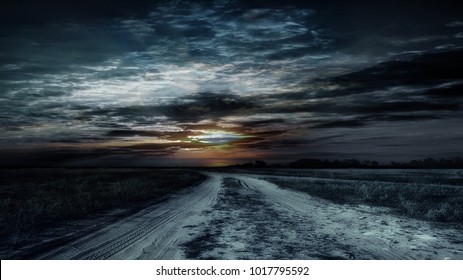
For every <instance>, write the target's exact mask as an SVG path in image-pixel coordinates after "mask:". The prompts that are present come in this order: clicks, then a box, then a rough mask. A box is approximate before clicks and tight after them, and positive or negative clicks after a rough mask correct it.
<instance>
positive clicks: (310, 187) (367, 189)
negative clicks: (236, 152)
mask: <svg viewBox="0 0 463 280" xmlns="http://www.w3.org/2000/svg"><path fill="white" fill-rule="evenodd" d="M345 172H346V171H345ZM398 172H400V171H398ZM346 176H353V175H346ZM346 176H340V177H341V178H345V177H346ZM389 177H390V178H388V179H384V178H385V177H384V176H383V178H382V179H383V180H384V181H386V182H384V181H373V180H368V181H363V180H345V179H339V180H336V179H334V178H333V177H331V179H328V180H327V179H326V178H313V177H312V178H302V177H301V178H294V177H292V178H290V177H288V178H284V177H265V180H267V181H270V182H272V183H274V184H276V185H278V186H280V187H284V188H290V189H294V190H298V191H302V192H305V193H308V194H309V195H313V196H317V197H320V198H323V199H326V200H330V201H332V202H336V203H351V204H367V205H373V206H385V207H389V208H393V209H396V210H398V211H399V212H400V213H401V214H404V215H407V216H410V217H413V218H418V219H424V220H428V221H438V222H451V223H458V224H460V225H463V186H454V185H438V184H425V183H422V182H421V180H420V179H418V180H417V181H420V183H413V182H412V180H411V179H408V180H407V181H409V182H407V183H404V182H387V181H393V177H394V174H393V173H391V174H389ZM399 177H400V176H399ZM399 181H400V180H399Z"/></svg>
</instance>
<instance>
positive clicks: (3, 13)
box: [0, 0, 463, 162]
mask: <svg viewBox="0 0 463 280" xmlns="http://www.w3.org/2000/svg"><path fill="white" fill-rule="evenodd" d="M460 14H461V4H460V3H459V2H458V1H445V3H444V2H442V1H426V2H423V1H415V0H413V1H406V2H404V1H398V0H397V1H396V0H392V1H375V2H372V1H363V0H354V1H318V0H317V1H293V0H285V1H279V0H278V1H261V0H253V1H240V0H235V1H233V0H232V1H222V0H217V1H216V0H210V1H193V2H192V1H171V0H163V1H148V0H146V1H145V0H134V1H109V0H101V1H98V0H97V1H87V0H83V1H74V0H71V1H54V0H45V1H29V0H17V1H8V0H7V1H3V2H2V3H1V4H0V25H1V28H0V143H1V144H2V145H3V146H2V147H11V148H15V147H16V148H18V147H21V149H23V151H24V153H25V156H24V160H31V161H33V160H34V156H33V154H34V152H30V151H29V150H28V149H26V148H25V147H29V146H30V147H37V149H38V152H37V155H38V158H37V159H36V160H37V161H36V162H38V160H39V159H40V160H45V158H46V157H47V154H48V155H49V158H50V161H48V162H52V160H56V162H72V161H73V159H76V160H79V158H81V159H82V160H89V161H91V160H92V158H93V159H98V160H99V159H104V160H106V158H109V159H111V158H112V157H113V156H114V157H121V158H130V157H134V158H142V157H143V155H150V156H153V157H155V158H157V157H159V158H163V157H164V158H166V157H169V156H172V155H179V154H182V153H188V150H189V149H191V150H194V151H195V153H196V152H197V153H198V154H201V152H202V151H203V150H207V148H208V147H209V148H210V147H213V146H214V147H215V146H216V145H217V143H219V142H220V143H222V142H226V143H229V146H228V147H227V149H237V151H241V152H242V153H243V154H244V153H245V152H243V151H249V152H246V154H252V152H255V151H259V152H260V153H262V154H263V155H267V156H268V157H269V158H270V157H272V158H275V157H281V158H284V157H285V155H287V156H289V157H299V156H301V154H304V153H305V154H307V155H314V156H317V155H318V156H329V154H330V153H331V154H340V155H342V154H343V153H345V152H343V151H345V150H349V151H352V153H351V154H353V155H354V154H355V152H356V153H357V154H358V155H359V156H360V155H362V156H365V155H368V154H370V155H374V156H380V155H381V154H383V156H387V155H389V154H390V151H391V150H388V149H386V148H384V147H390V148H391V149H392V147H399V146H397V144H398V143H399V142H397V141H399V140H400V141H402V137H401V136H400V135H402V134H404V133H407V134H410V135H415V136H414V137H412V138H410V139H408V138H407V140H404V141H408V142H407V143H404V145H409V146H408V147H415V146H416V149H415V150H414V151H413V152H410V154H414V155H416V154H419V153H422V154H425V153H426V152H428V151H431V150H433V149H436V151H437V152H436V153H439V152H438V151H443V150H442V149H443V148H442V149H438V148H436V147H435V145H433V144H432V143H431V142H430V141H427V142H426V141H423V142H420V141H421V140H420V139H421V138H432V137H440V138H439V139H440V140H441V143H442V145H443V146H445V145H446V144H447V146H449V148H446V149H447V150H446V151H445V152H446V153H451V152H452V151H454V152H458V149H457V148H458V147H459V146H458V144H457V141H456V140H453V138H452V137H455V135H454V134H455V133H456V134H458V133H460V131H461V128H460V126H461V121H460V120H461V118H462V117H463V115H462V113H461V109H462V102H463V100H462V98H461V97H462V92H463V91H462V90H463V86H462V85H463V84H462V81H463V74H462V73H463V66H462V65H463V48H462V47H463V45H462V44H463V41H462V40H461V38H460V37H461V36H460V33H462V32H463V29H461V24H460V22H461V21H462V18H461V15H460ZM459 125H460V126H459ZM207 131H224V132H230V133H235V134H237V135H245V136H246V137H244V138H240V137H238V136H236V137H235V136H233V135H231V136H227V135H226V134H224V135H223V136H220V135H219V136H217V137H214V136H210V137H209V138H208V139H209V140H210V142H211V143H209V144H205V143H202V144H201V143H200V142H201V141H197V142H196V143H195V141H193V140H192V139H191V136H195V135H196V136H198V135H201V133H206V132H207ZM333 135H335V136H334V138H335V139H333V138H331V137H333ZM189 137H190V138H189ZM389 137H393V138H392V139H391V138H389ZM149 138H152V139H149ZM368 138H376V139H379V140H374V141H373V140H371V141H370V140H368V141H366V140H365V141H357V140H359V139H368ZM381 139H382V140H381ZM149 140H152V143H146V141H149ZM156 141H157V142H159V143H157V142H156ZM365 142H366V143H373V142H374V145H373V144H372V145H370V146H368V145H366V146H361V144H358V143H365ZM214 143H215V144H214ZM413 144H416V145H413ZM106 146H108V148H101V149H99V148H96V147H106ZM45 147H48V148H49V150H47V151H46V152H43V153H42V152H41V150H40V149H44V148H45ZM53 147H55V148H53ZM62 147H68V149H63V148H62ZM378 147H383V148H384V152H382V150H381V149H382V148H380V149H378ZM403 147H407V146H403ZM18 149H19V148H18ZM368 149H370V150H368ZM6 150H7V148H5V151H2V152H1V153H5V154H7V152H6ZM460 150H461V147H460ZM49 151H50V152H49ZM218 151H219V149H216V150H214V149H211V150H207V152H217V153H218ZM354 151H355V152H354ZM449 151H450V152H449ZM400 152H401V153H406V149H405V148H404V149H402V150H400ZM436 153H434V152H433V153H431V152H429V154H436ZM191 155H194V153H192V154H191ZM277 155H278V156H277ZM215 156H216V157H220V156H217V155H215ZM353 157H355V156H353ZM4 158H5V157H4Z"/></svg>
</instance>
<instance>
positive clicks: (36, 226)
mask: <svg viewBox="0 0 463 280" xmlns="http://www.w3.org/2000/svg"><path fill="white" fill-rule="evenodd" d="M204 179H205V176H204V175H202V174H200V173H196V172H193V171H187V170H156V169H22V170H8V169H4V170H0V224H1V225H2V226H1V228H0V237H6V236H8V235H14V234H20V233H22V232H34V231H37V230H40V229H43V228H45V227H48V226H52V225H55V224H58V223H60V222H63V221H68V220H72V219H77V218H84V217H86V216H88V215H90V214H94V213H98V212H100V211H105V210H111V209H115V208H124V207H126V208H137V206H138V207H140V206H142V205H143V204H144V203H147V202H149V201H158V200H162V199H164V198H166V197H167V196H168V195H169V194H173V193H175V192H178V191H179V190H181V189H184V188H187V187H191V186H194V185H197V184H199V183H200V182H202V181H203V180H204Z"/></svg>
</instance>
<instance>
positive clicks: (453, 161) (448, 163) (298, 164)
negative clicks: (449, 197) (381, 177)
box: [230, 157, 463, 168]
mask: <svg viewBox="0 0 463 280" xmlns="http://www.w3.org/2000/svg"><path fill="white" fill-rule="evenodd" d="M230 167H237V168H265V167H274V168H275V167H276V168H285V167H289V168H463V158H461V157H454V158H441V159H439V160H436V159H433V158H425V159H421V160H412V161H410V162H396V161H391V162H390V163H388V164H380V163H378V162H377V161H374V160H373V161H371V160H364V161H360V160H357V159H343V160H339V159H335V160H329V159H325V160H322V159H299V160H296V161H294V162H291V163H289V164H272V165H268V164H267V163H266V162H265V161H262V160H256V161H250V162H247V163H244V164H236V165H231V166H230Z"/></svg>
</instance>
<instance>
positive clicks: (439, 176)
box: [239, 168, 463, 186]
mask: <svg viewBox="0 0 463 280" xmlns="http://www.w3.org/2000/svg"><path fill="white" fill-rule="evenodd" d="M239 172H240V173H251V174H265V175H276V176H291V177H304V178H307V177H310V178H325V179H341V180H359V181H374V182H378V181H379V182H391V183H414V184H436V185H451V186H463V170H462V169H290V168H281V169H270V168H269V169H255V170H239Z"/></svg>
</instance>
